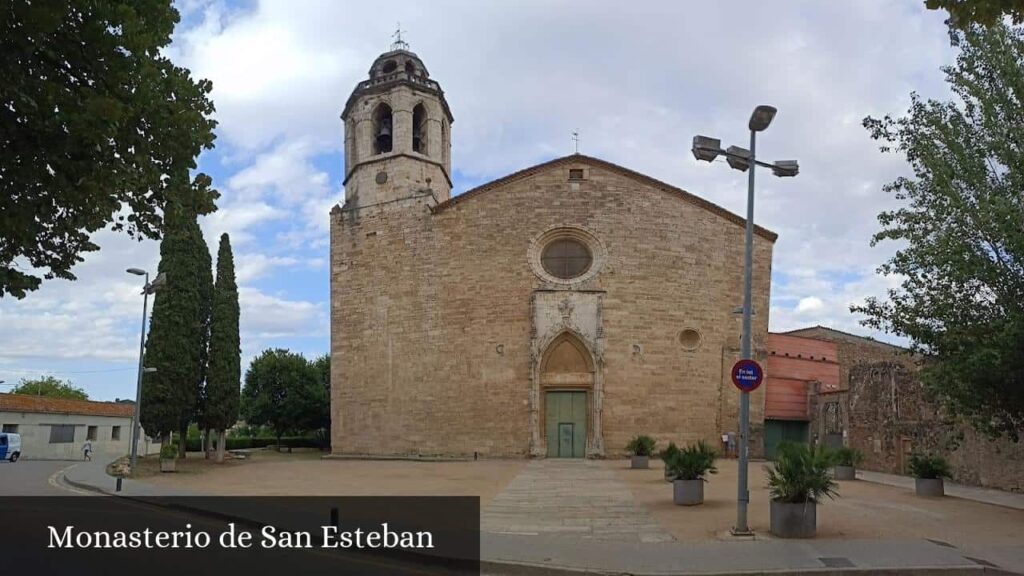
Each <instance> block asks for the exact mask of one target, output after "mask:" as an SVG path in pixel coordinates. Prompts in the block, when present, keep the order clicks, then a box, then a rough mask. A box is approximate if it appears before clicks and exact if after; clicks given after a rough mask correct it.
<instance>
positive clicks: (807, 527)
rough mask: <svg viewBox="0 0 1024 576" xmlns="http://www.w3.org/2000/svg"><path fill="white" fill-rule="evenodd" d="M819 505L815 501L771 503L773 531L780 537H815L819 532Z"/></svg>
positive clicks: (773, 501)
mask: <svg viewBox="0 0 1024 576" xmlns="http://www.w3.org/2000/svg"><path fill="white" fill-rule="evenodd" d="M817 508H818V505H817V504H816V503H814V502H798V503H790V502H778V501H776V500H772V504H771V533H772V534H773V535H774V536H778V537H779V538H814V535H815V534H817V533H818V510H817Z"/></svg>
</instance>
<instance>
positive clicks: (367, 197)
mask: <svg viewBox="0 0 1024 576" xmlns="http://www.w3.org/2000/svg"><path fill="white" fill-rule="evenodd" d="M391 48H392V49H391V50H390V51H388V52H385V53H384V54H381V55H380V56H379V57H378V58H377V59H376V60H374V62H373V65H372V66H370V71H369V78H368V79H366V80H363V81H362V82H360V83H359V84H358V85H356V88H355V89H354V90H353V91H352V94H351V95H350V96H349V98H348V101H347V102H346V104H345V109H344V111H342V113H341V120H342V124H343V127H344V130H345V208H346V209H358V208H362V207H368V206H372V205H381V204H384V203H394V202H398V201H401V200H403V199H408V198H424V199H426V201H427V202H428V203H431V204H434V203H439V202H444V201H445V200H447V199H448V198H449V197H450V196H451V189H452V183H451V153H450V148H451V140H450V135H451V125H452V123H453V122H454V118H453V117H452V113H451V110H450V109H449V108H448V102H447V101H446V100H445V97H444V91H443V90H441V85H440V84H438V83H437V82H436V81H435V80H432V79H431V78H430V73H429V72H427V67H426V66H425V65H424V64H423V61H422V60H420V58H419V57H418V56H416V54H414V53H412V52H410V51H409V49H408V44H406V43H405V42H402V41H398V42H396V43H395V44H394V45H392V47H391Z"/></svg>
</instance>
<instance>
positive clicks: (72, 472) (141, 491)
mask: <svg viewBox="0 0 1024 576" xmlns="http://www.w3.org/2000/svg"><path fill="white" fill-rule="evenodd" d="M107 464H108V463H107V462H103V461H101V460H94V461H89V462H79V463H78V464H74V465H72V466H70V467H68V468H65V469H64V470H63V473H62V474H61V480H63V481H64V482H66V483H67V484H68V485H70V486H74V487H75V488H79V489H81V490H88V491H90V492H98V493H101V494H108V495H110V496H127V497H135V498H146V497H152V498H155V497H159V496H198V494H195V493H192V492H188V491H186V490H171V489H167V488H164V487H158V486H152V485H150V484H147V483H145V482H140V481H138V480H129V479H127V478H125V479H123V480H122V481H121V491H120V492H118V491H117V478H114V477H113V476H109V475H107Z"/></svg>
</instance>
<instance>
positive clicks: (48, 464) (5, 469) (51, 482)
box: [0, 460, 89, 496]
mask: <svg viewBox="0 0 1024 576" xmlns="http://www.w3.org/2000/svg"><path fill="white" fill-rule="evenodd" d="M74 464H75V462H69V461H63V460H19V461H17V462H14V463H11V462H8V461H6V460H4V461H0V496H74V495H86V494H89V492H85V491H82V490H78V489H76V488H71V487H70V486H67V485H65V484H63V483H61V482H60V472H61V471H62V470H64V469H65V468H68V467H70V466H73V465H74Z"/></svg>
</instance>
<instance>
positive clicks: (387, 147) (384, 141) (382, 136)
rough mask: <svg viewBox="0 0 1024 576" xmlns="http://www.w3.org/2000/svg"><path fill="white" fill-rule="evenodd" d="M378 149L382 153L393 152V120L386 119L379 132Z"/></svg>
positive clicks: (383, 120)
mask: <svg viewBox="0 0 1024 576" xmlns="http://www.w3.org/2000/svg"><path fill="white" fill-rule="evenodd" d="M377 149H378V150H380V151H381V152H390V151H391V118H384V119H382V121H381V123H380V128H378V130H377Z"/></svg>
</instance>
